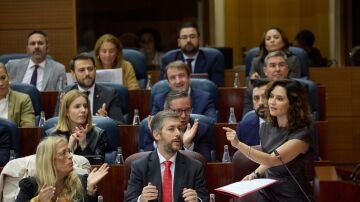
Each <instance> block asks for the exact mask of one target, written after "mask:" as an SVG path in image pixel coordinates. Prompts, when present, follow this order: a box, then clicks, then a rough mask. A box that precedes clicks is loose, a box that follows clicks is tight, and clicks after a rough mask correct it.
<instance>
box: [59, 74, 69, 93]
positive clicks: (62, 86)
mask: <svg viewBox="0 0 360 202" xmlns="http://www.w3.org/2000/svg"><path fill="white" fill-rule="evenodd" d="M66 85H67V81H66V78H64V77H60V78H59V83H58V86H57V90H58V91H59V92H61V93H62V92H64V90H65V87H66Z"/></svg>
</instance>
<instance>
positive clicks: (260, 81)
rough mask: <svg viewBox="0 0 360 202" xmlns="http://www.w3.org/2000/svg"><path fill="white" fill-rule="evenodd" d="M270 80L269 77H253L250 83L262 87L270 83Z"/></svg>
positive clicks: (253, 86) (252, 85) (254, 86)
mask: <svg viewBox="0 0 360 202" xmlns="http://www.w3.org/2000/svg"><path fill="white" fill-rule="evenodd" d="M269 82H270V81H269V80H267V79H251V80H250V84H251V87H252V88H260V87H262V86H265V85H267V84H269Z"/></svg>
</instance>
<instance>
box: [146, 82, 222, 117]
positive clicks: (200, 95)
mask: <svg viewBox="0 0 360 202" xmlns="http://www.w3.org/2000/svg"><path fill="white" fill-rule="evenodd" d="M168 93H169V92H166V93H161V94H158V95H155V97H154V100H153V103H152V109H151V115H155V114H156V113H158V112H159V111H162V110H164V103H165V100H166V96H167V94H168ZM190 98H191V105H192V111H191V113H193V114H202V115H205V116H208V117H210V118H213V119H214V121H217V114H216V109H215V100H214V97H213V96H212V95H211V94H210V93H208V92H206V91H203V90H200V89H193V88H192V89H191V91H190Z"/></svg>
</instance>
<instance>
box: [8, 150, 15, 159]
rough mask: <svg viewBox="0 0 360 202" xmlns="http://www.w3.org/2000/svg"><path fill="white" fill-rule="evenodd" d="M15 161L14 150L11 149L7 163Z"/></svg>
mask: <svg viewBox="0 0 360 202" xmlns="http://www.w3.org/2000/svg"><path fill="white" fill-rule="evenodd" d="M14 159H16V154H15V150H13V149H11V150H10V156H9V161H11V160H14Z"/></svg>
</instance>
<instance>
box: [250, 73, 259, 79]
mask: <svg viewBox="0 0 360 202" xmlns="http://www.w3.org/2000/svg"><path fill="white" fill-rule="evenodd" d="M250 79H260V75H259V74H258V73H257V72H254V73H253V74H251V76H250Z"/></svg>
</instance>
